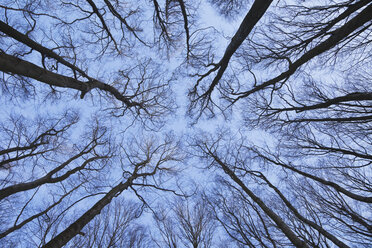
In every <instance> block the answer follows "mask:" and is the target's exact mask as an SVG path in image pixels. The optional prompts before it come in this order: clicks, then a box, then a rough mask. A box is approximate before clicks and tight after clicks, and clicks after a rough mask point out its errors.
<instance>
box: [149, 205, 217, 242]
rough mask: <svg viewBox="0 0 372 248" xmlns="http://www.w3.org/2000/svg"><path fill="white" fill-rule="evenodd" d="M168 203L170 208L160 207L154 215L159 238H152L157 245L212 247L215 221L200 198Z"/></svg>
mask: <svg viewBox="0 0 372 248" xmlns="http://www.w3.org/2000/svg"><path fill="white" fill-rule="evenodd" d="M170 205H173V207H172V208H171V209H170V210H167V209H165V208H161V209H160V210H159V211H156V214H155V215H154V219H155V222H156V226H157V229H158V232H159V234H157V232H155V235H156V237H159V238H154V242H155V243H156V245H157V246H158V247H169V248H176V247H193V248H208V247H213V238H214V237H213V236H214V233H215V230H216V226H215V221H214V219H213V218H212V216H211V214H210V211H209V209H208V208H207V206H206V205H205V202H204V201H203V199H202V198H199V199H196V202H194V203H191V202H190V200H188V199H183V200H178V201H176V202H175V203H173V204H170Z"/></svg>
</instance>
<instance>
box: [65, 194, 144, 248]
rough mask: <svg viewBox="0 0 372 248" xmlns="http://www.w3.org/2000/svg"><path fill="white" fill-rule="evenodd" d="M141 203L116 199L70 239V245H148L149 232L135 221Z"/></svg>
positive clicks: (140, 211)
mask: <svg viewBox="0 0 372 248" xmlns="http://www.w3.org/2000/svg"><path fill="white" fill-rule="evenodd" d="M142 210H143V208H142V207H141V204H138V203H135V202H126V201H124V200H123V199H117V200H115V201H113V202H112V203H111V204H110V205H108V206H107V207H105V208H104V209H103V210H102V213H101V214H100V215H98V216H97V217H96V218H95V219H94V220H93V221H92V222H90V223H89V224H88V225H87V226H85V228H84V229H83V230H82V231H81V232H80V233H79V235H77V236H76V237H75V238H74V239H73V240H72V241H71V247H148V245H149V244H148V242H149V233H148V231H147V230H146V228H145V227H144V226H143V225H140V224H138V223H136V222H135V221H136V219H138V218H139V217H140V216H141V214H142Z"/></svg>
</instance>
